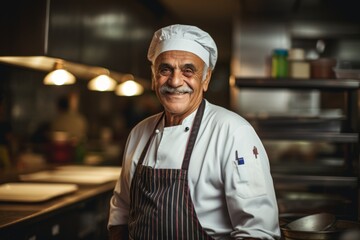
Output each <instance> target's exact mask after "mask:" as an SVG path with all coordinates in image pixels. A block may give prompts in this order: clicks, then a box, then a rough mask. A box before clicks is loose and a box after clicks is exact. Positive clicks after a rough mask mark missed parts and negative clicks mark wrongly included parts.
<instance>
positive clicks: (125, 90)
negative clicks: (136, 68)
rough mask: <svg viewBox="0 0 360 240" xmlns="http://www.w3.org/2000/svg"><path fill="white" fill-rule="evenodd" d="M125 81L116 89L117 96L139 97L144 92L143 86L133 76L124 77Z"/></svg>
mask: <svg viewBox="0 0 360 240" xmlns="http://www.w3.org/2000/svg"><path fill="white" fill-rule="evenodd" d="M123 79H124V81H123V82H122V83H121V84H119V85H118V86H117V87H116V91H115V93H116V95H119V96H137V95H141V94H142V93H143V92H144V88H143V86H141V84H139V83H137V82H136V81H135V78H134V76H133V75H131V74H126V75H125V76H124V78H123Z"/></svg>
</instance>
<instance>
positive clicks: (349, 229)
mask: <svg viewBox="0 0 360 240" xmlns="http://www.w3.org/2000/svg"><path fill="white" fill-rule="evenodd" d="M299 216H301V215H293V214H291V215H288V216H284V215H283V216H282V217H281V216H280V223H281V225H280V229H281V234H282V238H281V239H284V240H358V238H350V239H349V238H348V237H349V236H354V235H355V236H358V235H356V234H359V232H360V223H359V222H354V221H348V220H340V219H338V220H336V221H335V223H334V224H333V225H332V226H331V227H330V228H328V229H327V230H322V231H300V230H292V229H289V228H288V227H287V224H288V223H289V220H290V219H291V220H292V219H294V217H295V219H298V218H299Z"/></svg>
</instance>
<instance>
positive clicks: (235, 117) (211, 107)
mask: <svg viewBox="0 0 360 240" xmlns="http://www.w3.org/2000/svg"><path fill="white" fill-rule="evenodd" d="M207 113H208V114H207V117H208V118H209V119H208V120H209V123H211V124H212V125H216V126H222V127H226V128H229V129H233V130H234V129H235V128H239V127H252V126H251V125H250V123H249V122H248V121H247V120H246V119H245V118H243V117H242V116H241V115H239V114H238V113H235V112H233V111H231V110H229V109H226V108H224V107H221V106H218V105H215V104H212V103H209V102H208V107H207ZM214 127H215V126H214Z"/></svg>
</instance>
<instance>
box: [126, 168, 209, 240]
mask: <svg viewBox="0 0 360 240" xmlns="http://www.w3.org/2000/svg"><path fill="white" fill-rule="evenodd" d="M187 174H188V173H187V171H186V170H181V169H153V168H150V167H146V166H143V165H139V166H138V169H137V171H136V174H135V175H134V178H133V180H132V181H133V184H132V186H136V190H135V189H132V191H131V200H132V202H131V205H132V206H134V207H131V209H130V217H129V233H130V236H131V237H130V238H131V239H144V240H145V239H161V240H168V239H174V240H175V239H199V240H201V239H212V238H211V237H209V236H208V235H207V234H206V232H205V231H204V230H203V229H202V227H201V225H200V223H199V221H198V218H197V216H196V212H195V209H194V206H193V204H192V200H191V196H190V192H189V188H188V185H187ZM134 188H135V187H134Z"/></svg>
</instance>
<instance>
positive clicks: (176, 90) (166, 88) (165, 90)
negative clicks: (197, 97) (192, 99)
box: [160, 85, 193, 93]
mask: <svg viewBox="0 0 360 240" xmlns="http://www.w3.org/2000/svg"><path fill="white" fill-rule="evenodd" d="M160 92H161V93H192V92H193V90H192V89H191V88H189V87H187V86H183V87H178V88H173V87H170V86H168V85H163V86H162V87H161V88H160Z"/></svg>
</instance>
